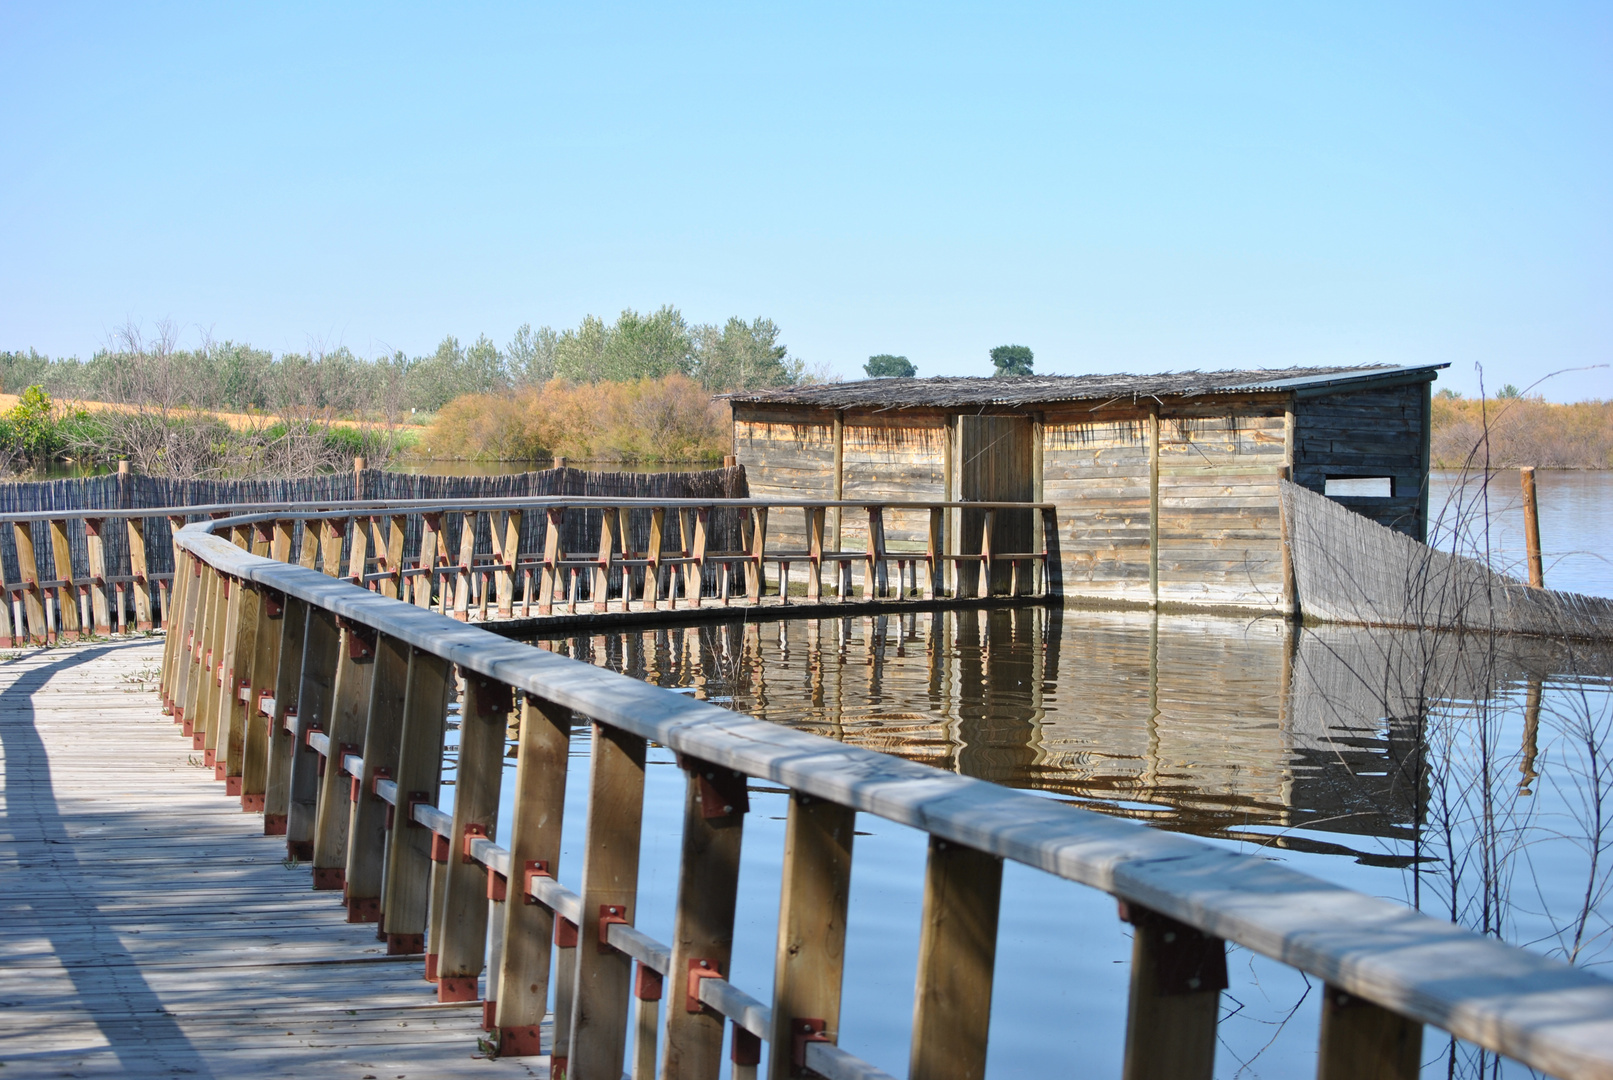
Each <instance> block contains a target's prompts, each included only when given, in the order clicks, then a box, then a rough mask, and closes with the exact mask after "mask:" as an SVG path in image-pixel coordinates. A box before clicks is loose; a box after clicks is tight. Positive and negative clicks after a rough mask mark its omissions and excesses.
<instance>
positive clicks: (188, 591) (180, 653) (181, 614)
mask: <svg viewBox="0 0 1613 1080" xmlns="http://www.w3.org/2000/svg"><path fill="white" fill-rule="evenodd" d="M174 565H175V570H174V582H175V585H174V590H173V592H174V596H175V597H176V598H177V599H178V600H180V601H181V602H182V605H181V607H180V609H179V610H177V611H171V612H169V613H168V633H167V636H168V641H169V642H171V643H172V650H173V651H172V660H171V664H172V667H171V669H170V673H169V679H168V686H169V696H168V703H169V705H170V707H171V708H172V709H173V712H174V723H176V724H183V723H184V721H185V706H186V703H187V701H188V699H189V697H190V694H189V685H190V665H191V646H192V644H193V643H194V642H195V639H196V612H197V610H198V598H197V593H198V592H199V591H200V587H201V578H200V576H199V575H200V566H199V564H198V561H197V560H196V558H195V557H193V556H192V555H191V553H190V552H188V551H182V552H181V553H180V555H179V561H178V562H177V563H175V564H174ZM181 574H182V575H184V577H183V580H181V577H180V575H181ZM167 651H168V644H167V643H165V645H164V652H165V653H166V652H167ZM189 733H190V732H189V729H186V734H187V735H188V734H189Z"/></svg>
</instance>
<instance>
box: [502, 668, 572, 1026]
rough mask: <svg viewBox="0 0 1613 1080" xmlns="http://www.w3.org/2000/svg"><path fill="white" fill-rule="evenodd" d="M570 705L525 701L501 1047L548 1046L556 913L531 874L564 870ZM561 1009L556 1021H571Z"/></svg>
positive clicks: (512, 843) (517, 777)
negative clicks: (544, 1038) (530, 889)
mask: <svg viewBox="0 0 1613 1080" xmlns="http://www.w3.org/2000/svg"><path fill="white" fill-rule="evenodd" d="M570 747H571V710H570V709H568V708H565V707H564V706H560V705H555V704H554V703H553V702H548V701H542V700H540V699H538V698H534V697H532V696H530V695H526V696H524V697H523V700H522V702H521V742H520V747H519V749H518V750H517V751H516V763H515V814H514V821H513V827H512V829H511V833H510V870H511V871H512V878H511V881H510V883H509V897H510V898H509V900H508V908H509V910H508V911H507V913H506V915H505V920H506V921H505V927H504V958H503V962H502V963H501V964H500V965H499V984H498V986H497V987H496V988H495V990H496V993H497V996H496V997H495V998H494V1000H495V1001H497V1002H498V1008H497V1011H496V1013H495V1019H494V1023H495V1025H496V1026H497V1028H498V1033H499V1044H498V1045H499V1053H500V1054H502V1055H505V1056H517V1055H519V1056H527V1055H532V1054H538V1053H541V1051H540V1049H539V1045H538V1032H539V1027H540V1025H541V1024H542V1023H543V1016H544V1012H545V1010H546V1009H547V1007H548V1001H549V970H550V969H549V957H550V951H549V950H550V941H551V939H552V938H553V936H554V912H553V911H551V910H550V909H549V908H548V907H546V906H545V905H543V904H540V903H537V902H536V901H531V900H529V899H528V897H527V891H526V885H527V875H528V873H529V872H530V873H533V874H537V875H539V876H547V877H551V878H552V877H555V876H556V875H558V874H559V873H560V825H561V822H562V820H563V818H564V816H565V807H566V764H567V759H568V754H569V751H570ZM569 1021H570V1017H569V1015H564V1016H563V1015H561V1014H559V1013H556V1016H555V1024H556V1026H559V1025H560V1024H563V1023H569Z"/></svg>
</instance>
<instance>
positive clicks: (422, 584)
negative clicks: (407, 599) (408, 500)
mask: <svg viewBox="0 0 1613 1080" xmlns="http://www.w3.org/2000/svg"><path fill="white" fill-rule="evenodd" d="M441 538H442V515H441V514H422V515H420V561H419V565H418V566H417V569H418V570H419V571H420V573H418V574H416V575H415V576H414V578H413V579H412V580H413V584H412V585H411V586H410V589H411V590H412V591H411V593H410V596H411V597H412V598H413V599H414V604H415V606H416V607H423V608H429V607H431V592H432V589H433V587H434V586H435V583H436V580H437V552H438V550H439V544H440V542H441Z"/></svg>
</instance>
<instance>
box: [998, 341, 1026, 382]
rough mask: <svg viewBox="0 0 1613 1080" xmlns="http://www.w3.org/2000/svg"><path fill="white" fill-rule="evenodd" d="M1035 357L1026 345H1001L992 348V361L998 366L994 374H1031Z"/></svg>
mask: <svg viewBox="0 0 1613 1080" xmlns="http://www.w3.org/2000/svg"><path fill="white" fill-rule="evenodd" d="M1034 359H1035V356H1034V355H1033V354H1032V353H1031V351H1030V349H1028V348H1026V347H1025V346H1024V345H999V346H997V347H996V348H995V349H993V350H991V362H992V364H993V365H995V366H996V368H997V370H996V371H995V372H993V374H994V375H1030V374H1032V371H1031V361H1032V360H1034Z"/></svg>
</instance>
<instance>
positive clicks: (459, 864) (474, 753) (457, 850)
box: [432, 549, 511, 1002]
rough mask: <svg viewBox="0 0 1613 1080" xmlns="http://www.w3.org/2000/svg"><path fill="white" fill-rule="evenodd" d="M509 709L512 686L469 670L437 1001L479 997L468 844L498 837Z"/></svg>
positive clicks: (481, 940) (480, 872)
mask: <svg viewBox="0 0 1613 1080" xmlns="http://www.w3.org/2000/svg"><path fill="white" fill-rule="evenodd" d="M462 550H463V549H462ZM510 707H511V701H510V689H509V687H507V686H504V685H502V684H500V683H497V682H495V681H494V680H492V679H489V678H487V677H486V676H483V675H477V674H475V673H474V672H468V671H467V672H465V697H464V705H463V706H462V707H461V708H460V711H459V766H458V769H457V770H456V772H455V774H454V831H453V835H452V836H451V837H450V839H449V845H448V863H447V887H446V891H445V893H444V896H443V910H442V919H441V920H435V919H434V920H433V923H434V925H440V926H441V927H442V941H441V942H440V943H434V944H433V946H432V952H434V953H436V954H437V1000H438V1001H445V1002H446V1001H475V1000H476V996H477V995H476V980H477V977H478V976H479V975H480V974H481V972H482V964H483V961H484V958H485V957H486V954H487V873H486V871H485V870H484V869H483V868H482V866H481V864H480V863H476V862H472V861H471V860H470V859H469V858H468V857H467V856H466V854H465V849H464V844H465V839H466V831H467V829H469V828H470V827H471V826H476V827H477V828H480V829H481V830H483V835H485V836H487V837H488V838H489V839H493V838H494V836H495V829H496V827H497V825H498V800H499V787H500V784H501V782H502V780H503V773H504V732H505V728H506V727H507V726H508V725H509V715H510Z"/></svg>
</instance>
